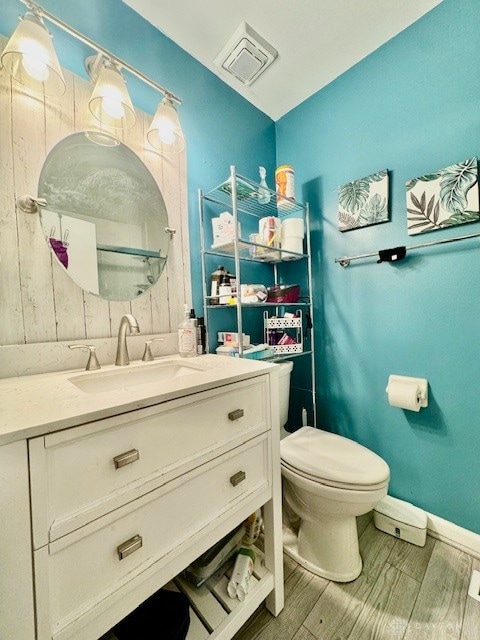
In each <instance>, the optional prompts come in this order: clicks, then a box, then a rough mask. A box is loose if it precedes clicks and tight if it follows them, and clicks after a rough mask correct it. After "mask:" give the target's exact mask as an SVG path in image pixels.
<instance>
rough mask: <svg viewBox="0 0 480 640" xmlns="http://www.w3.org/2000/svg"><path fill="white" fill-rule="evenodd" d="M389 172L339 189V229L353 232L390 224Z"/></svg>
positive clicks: (349, 183) (384, 171)
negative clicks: (374, 225) (372, 226)
mask: <svg viewBox="0 0 480 640" xmlns="http://www.w3.org/2000/svg"><path fill="white" fill-rule="evenodd" d="M388 219H389V204H388V170H387V169H384V170H383V171H378V172H377V173H373V174H372V175H370V176H367V177H366V178H360V180H353V182H348V183H347V184H344V185H342V186H341V187H339V188H338V228H339V229H340V231H351V230H352V229H359V228H360V227H369V226H370V225H372V224H379V223H381V222H388Z"/></svg>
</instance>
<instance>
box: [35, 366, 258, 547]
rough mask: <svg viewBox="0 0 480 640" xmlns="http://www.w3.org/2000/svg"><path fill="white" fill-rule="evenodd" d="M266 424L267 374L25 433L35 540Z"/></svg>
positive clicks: (127, 498) (99, 512)
mask: <svg viewBox="0 0 480 640" xmlns="http://www.w3.org/2000/svg"><path fill="white" fill-rule="evenodd" d="M269 427H270V413H269V386H268V376H260V377H257V378H254V379H250V380H247V381H244V382H239V383H235V384H232V385H225V386H224V387H221V388H219V389H214V390H211V391H207V392H204V393H199V394H195V395H193V396H189V397H188V398H183V399H180V400H175V401H171V402H166V403H164V404H162V405H157V406H155V407H149V408H147V409H140V410H138V411H134V412H129V413H126V414H122V415H119V416H115V417H113V418H108V419H105V420H100V421H97V422H93V423H89V424H86V425H83V426H80V427H74V428H72V429H66V430H64V431H60V432H57V433H53V434H50V435H47V436H42V437H39V438H34V439H32V440H30V443H29V446H30V470H31V485H32V486H31V489H32V513H33V532H34V547H35V548H39V547H40V546H43V545H44V544H47V542H49V541H50V542H51V541H53V540H56V539H58V538H60V537H61V536H63V535H66V534H68V533H70V532H71V531H74V530H75V529H78V528H79V527H81V526H84V525H85V524H87V523H88V522H90V521H91V520H93V519H95V518H99V517H101V516H103V515H105V514H106V513H108V512H110V511H113V510H114V509H116V508H118V507H120V506H121V505H123V504H126V503H127V502H131V501H132V500H134V499H136V498H138V497H139V496H141V495H143V494H144V493H146V492H148V491H152V490H154V489H156V488H157V487H159V486H161V485H162V484H163V483H165V482H168V481H170V480H172V478H174V477H175V476H177V475H180V474H183V473H186V472H188V471H189V470H191V469H193V468H194V467H195V466H197V465H199V464H203V463H205V462H206V461H208V460H210V459H212V458H214V457H216V456H218V455H221V454H222V453H223V452H225V451H228V450H229V449H231V448H234V447H236V446H238V445H239V444H241V443H242V442H245V441H247V440H249V439H251V438H253V437H255V436H256V435H258V434H260V433H264V432H265V431H267V430H268V429H269Z"/></svg>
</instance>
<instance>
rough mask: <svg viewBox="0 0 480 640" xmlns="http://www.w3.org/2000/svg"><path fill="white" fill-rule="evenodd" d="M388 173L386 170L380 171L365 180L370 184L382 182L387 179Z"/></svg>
mask: <svg viewBox="0 0 480 640" xmlns="http://www.w3.org/2000/svg"><path fill="white" fill-rule="evenodd" d="M387 173H388V170H387V169H384V170H383V171H378V172H377V173H372V175H371V176H368V178H365V180H368V181H369V182H380V181H381V180H383V179H384V178H385V176H386V175H387Z"/></svg>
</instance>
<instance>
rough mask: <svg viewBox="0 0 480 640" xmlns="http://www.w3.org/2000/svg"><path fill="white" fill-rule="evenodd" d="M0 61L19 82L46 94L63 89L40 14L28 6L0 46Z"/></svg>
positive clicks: (63, 91) (53, 52)
mask: <svg viewBox="0 0 480 640" xmlns="http://www.w3.org/2000/svg"><path fill="white" fill-rule="evenodd" d="M1 61H2V64H3V66H4V67H5V69H6V70H7V71H8V73H9V74H10V75H11V76H12V77H13V78H15V80H17V81H18V82H20V83H21V84H23V85H25V86H27V87H29V88H30V89H32V90H33V91H36V92H38V93H43V94H45V95H46V96H52V97H55V96H61V95H63V94H64V93H65V87H66V85H65V80H64V78H63V73H62V70H61V68H60V63H59V62H58V58H57V54H56V53H55V49H54V48H53V43H52V37H51V35H50V34H49V33H48V31H47V28H46V27H45V23H44V21H43V18H42V15H41V13H40V12H38V11H37V9H36V7H34V6H31V7H30V6H29V7H28V10H27V12H26V13H25V15H24V17H23V19H21V21H20V24H19V25H18V26H17V28H16V29H15V31H14V32H13V34H12V36H11V37H10V40H9V41H8V42H7V46H6V47H5V49H4V50H3V53H2V56H1Z"/></svg>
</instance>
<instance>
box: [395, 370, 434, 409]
mask: <svg viewBox="0 0 480 640" xmlns="http://www.w3.org/2000/svg"><path fill="white" fill-rule="evenodd" d="M397 383H399V384H403V383H408V384H411V385H412V386H413V385H415V386H416V387H417V401H419V402H418V409H417V411H418V410H419V409H420V408H425V407H428V380H427V379H426V378H412V377H410V376H398V375H394V374H392V375H390V376H389V377H388V384H387V388H386V389H385V391H386V392H387V396H388V394H389V391H390V386H391V385H392V386H395V385H396V384H397ZM405 408H408V407H405Z"/></svg>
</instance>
